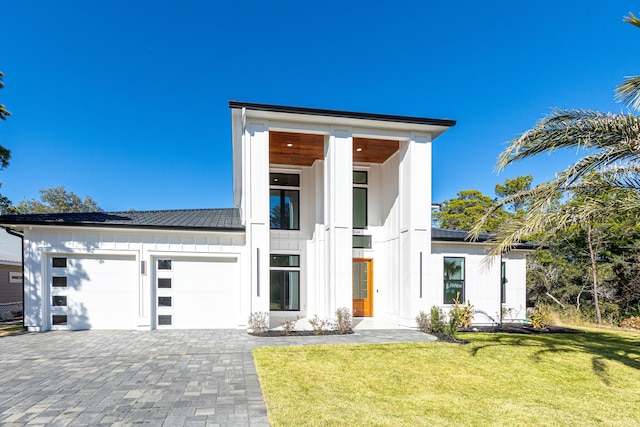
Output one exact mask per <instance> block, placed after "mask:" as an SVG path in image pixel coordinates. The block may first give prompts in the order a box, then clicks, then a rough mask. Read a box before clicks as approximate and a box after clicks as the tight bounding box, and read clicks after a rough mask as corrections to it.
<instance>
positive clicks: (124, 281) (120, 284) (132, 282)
mask: <svg viewBox="0 0 640 427" xmlns="http://www.w3.org/2000/svg"><path fill="white" fill-rule="evenodd" d="M136 266H137V264H136V262H135V257H133V256H131V257H124V256H111V257H93V256H86V257H79V256H73V257H68V262H67V268H66V269H65V270H63V271H60V270H57V271H55V272H54V273H53V274H54V275H60V274H65V275H66V277H67V286H66V288H55V293H56V294H58V295H62V294H66V295H67V307H66V314H67V326H68V327H69V329H73V330H81V329H133V328H135V327H136V323H137V306H138V292H137V290H138V286H137V268H136ZM55 310H58V311H59V310H60V307H56V308H55V309H54V310H52V312H53V311H55Z"/></svg>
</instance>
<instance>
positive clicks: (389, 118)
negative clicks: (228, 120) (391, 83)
mask: <svg viewBox="0 0 640 427" xmlns="http://www.w3.org/2000/svg"><path fill="white" fill-rule="evenodd" d="M229 108H246V109H248V110H256V111H270V112H274V113H289V114H306V115H310V116H326V117H343V118H347V119H363V120H378V121H385V122H397V123H411V124H419V125H431V126H444V127H453V126H455V125H456V121H455V120H448V119H430V118H425V117H410V116H394V115H390V114H374V113H358V112H354V111H340V110H325V109H321V108H305V107H287V106H284V105H273V104H258V103H254V102H241V101H229Z"/></svg>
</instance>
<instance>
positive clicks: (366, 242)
mask: <svg viewBox="0 0 640 427" xmlns="http://www.w3.org/2000/svg"><path fill="white" fill-rule="evenodd" d="M367 237H368V239H367ZM358 241H360V242H363V243H358ZM371 245H372V239H371V235H370V234H354V235H353V236H352V238H351V246H353V248H354V249H371Z"/></svg>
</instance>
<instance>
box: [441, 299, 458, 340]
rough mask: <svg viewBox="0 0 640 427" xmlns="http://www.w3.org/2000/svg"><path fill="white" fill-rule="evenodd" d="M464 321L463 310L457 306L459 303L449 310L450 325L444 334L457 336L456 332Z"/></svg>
mask: <svg viewBox="0 0 640 427" xmlns="http://www.w3.org/2000/svg"><path fill="white" fill-rule="evenodd" d="M461 323H462V310H459V309H458V308H457V304H456V305H454V306H453V307H451V310H449V325H448V327H447V328H445V330H444V334H445V335H448V336H450V337H452V338H455V337H456V332H458V328H459V327H460V324H461Z"/></svg>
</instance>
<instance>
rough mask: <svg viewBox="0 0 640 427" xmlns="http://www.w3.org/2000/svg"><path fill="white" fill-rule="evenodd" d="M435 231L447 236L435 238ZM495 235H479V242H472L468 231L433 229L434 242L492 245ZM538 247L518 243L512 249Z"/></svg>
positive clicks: (530, 243) (526, 243)
mask: <svg viewBox="0 0 640 427" xmlns="http://www.w3.org/2000/svg"><path fill="white" fill-rule="evenodd" d="M433 231H436V232H440V233H444V234H447V235H446V236H435V237H434V236H433V234H435V233H433ZM493 237H494V236H493V235H492V234H489V233H480V234H479V235H478V239H477V240H472V239H471V238H470V236H469V233H468V232H467V231H462V230H446V229H439V228H435V227H434V228H433V229H432V237H431V240H432V241H434V242H461V243H470V244H474V243H475V244H487V243H490V241H491V239H493ZM537 248H538V245H537V244H536V243H532V242H522V243H516V244H515V245H513V247H512V248H511V249H520V250H534V249H537Z"/></svg>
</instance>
